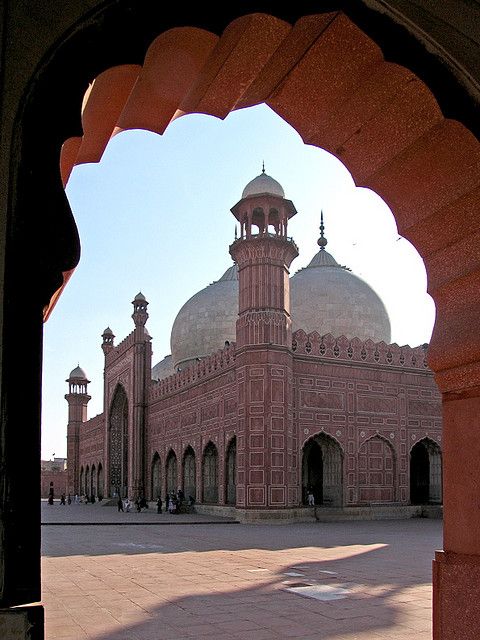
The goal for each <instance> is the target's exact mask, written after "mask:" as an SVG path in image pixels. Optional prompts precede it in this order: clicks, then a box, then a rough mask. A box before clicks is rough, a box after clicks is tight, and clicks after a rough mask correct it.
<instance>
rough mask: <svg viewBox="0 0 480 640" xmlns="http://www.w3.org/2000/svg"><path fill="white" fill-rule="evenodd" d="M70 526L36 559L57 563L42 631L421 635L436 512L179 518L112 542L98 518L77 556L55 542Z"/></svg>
mask: <svg viewBox="0 0 480 640" xmlns="http://www.w3.org/2000/svg"><path fill="white" fill-rule="evenodd" d="M60 529H61V533H60V531H59V530H60ZM67 529H74V528H73V527H62V528H59V527H55V530H56V531H55V532H52V535H53V537H54V538H56V540H53V539H52V540H50V541H49V543H48V544H49V545H53V546H55V543H57V552H56V553H52V554H50V555H47V556H45V557H46V558H52V560H50V561H49V562H52V563H54V565H51V566H52V567H57V565H56V564H55V563H57V562H60V563H62V570H61V573H60V574H55V573H52V574H51V577H50V578H49V580H50V582H49V585H52V589H48V591H49V593H46V594H45V599H44V600H45V606H46V616H47V636H46V637H47V640H53V639H57V638H58V639H62V640H64V639H65V640H66V638H75V639H76V640H79V639H80V638H90V639H92V640H147V639H148V640H186V639H187V638H188V639H192V638H202V637H208V638H209V640H214V639H218V640H220V638H221V639H222V640H229V639H236V640H247V639H251V640H268V639H271V638H277V639H278V638H290V637H295V638H302V640H310V639H313V638H324V639H328V640H330V639H331V640H335V638H338V639H339V640H340V638H342V640H344V638H346V637H347V636H348V637H350V634H351V637H352V638H353V637H357V636H358V638H361V639H362V640H373V639H375V640H380V639H382V638H385V639H387V638H388V639H394V640H397V639H398V640H399V639H400V638H401V639H402V640H403V639H406V638H413V637H415V639H416V640H427V638H430V628H431V625H430V618H431V584H430V576H431V568H430V566H431V558H432V557H433V549H434V548H435V546H437V542H438V543H440V536H441V523H440V522H438V521H425V520H420V521H400V522H398V521H396V522H392V521H387V522H355V523H347V524H346V525H345V526H343V525H341V524H340V523H316V524H311V525H310V524H308V525H307V524H301V525H300V524H299V525H288V526H285V525H284V526H274V525H267V526H258V525H257V526H241V525H237V526H235V527H223V526H220V527H209V526H203V527H189V526H188V525H185V526H181V525H178V526H175V527H164V528H163V539H162V538H161V533H162V532H157V531H156V530H154V531H152V528H151V527H149V528H148V531H146V529H147V528H144V529H143V528H142V527H130V528H128V531H125V528H124V527H123V528H122V531H121V532H117V533H121V534H122V536H121V539H120V540H119V539H117V538H114V539H112V538H111V537H110V539H107V540H104V541H102V540H100V536H99V535H98V534H99V532H100V529H101V528H99V527H95V531H94V533H95V539H92V538H90V539H89V542H88V543H87V542H85V543H84V550H83V551H84V553H83V556H82V554H81V553H77V551H78V549H77V548H76V547H77V546H78V545H77V544H76V542H75V541H74V540H72V539H71V537H70V538H69V540H68V542H67V540H62V539H63V538H64V536H68V532H67V531H66V530H67ZM80 529H82V530H83V529H84V528H80ZM106 529H107V528H106ZM132 529H133V530H134V531H133V532H132V531H131V530H132ZM142 529H143V532H142V531H141V530H142ZM166 530H168V536H167V535H166V533H165V532H166ZM84 532H85V531H84ZM85 533H86V532H85ZM115 533H116V532H115V529H114V528H112V527H109V528H108V531H106V532H105V534H106V535H107V534H108V535H110V536H111V535H112V534H115ZM132 533H135V536H134V538H133V539H132V537H131V535H129V534H132ZM146 533H147V534H148V537H145V534H146ZM157 533H158V536H157ZM124 534H127V535H126V536H125V535H124ZM142 535H143V537H142ZM157 540H158V541H157ZM118 543H120V544H119V545H118ZM116 545H117V546H116ZM122 545H123V546H122ZM127 545H130V546H127ZM80 546H83V543H82V545H80ZM155 546H157V547H164V549H160V548H157V549H155V548H153V547H155ZM67 547H68V548H69V552H68V553H63V554H62V553H60V550H61V549H62V548H65V549H66V548H67ZM88 548H89V549H88ZM92 548H93V549H92ZM101 549H104V551H103V554H101V553H100V550H101ZM92 550H94V553H92ZM208 552H210V553H208ZM212 552H214V553H212ZM119 554H121V555H120V556H119ZM170 554H177V555H176V556H175V555H170ZM62 555H63V558H60V556H62ZM100 555H105V556H107V557H105V558H103V559H101V558H99V557H98V556H100ZM314 555H316V556H317V558H318V556H319V555H321V556H322V558H321V559H317V560H312V559H311V557H312V556H314ZM87 556H93V557H92V560H89V559H88V558H87ZM292 557H294V558H295V561H294V562H292ZM56 558H60V559H59V560H57V559H56ZM122 558H123V559H122ZM283 558H284V560H285V564H283V562H282V560H283ZM47 566H48V565H47ZM75 567H77V570H78V573H79V576H75ZM65 571H67V572H70V573H72V574H73V575H74V577H70V573H69V575H68V579H69V581H70V582H69V584H68V585H67V588H66V591H65V594H66V597H65V598H64V599H63V600H62V597H63V596H62V594H61V593H60V591H58V592H57V593H56V592H55V582H54V581H53V578H54V576H55V575H60V576H61V577H62V578H65V573H64V572H65ZM80 574H83V577H82V575H80ZM64 586H65V585H64ZM50 607H51V609H50ZM65 624H66V625H67V626H66V628H67V629H68V630H69V634H65V635H62V628H63V626H62V625H65ZM74 629H77V630H78V631H77V632H75V631H73V630H74ZM355 634H356V635H355Z"/></svg>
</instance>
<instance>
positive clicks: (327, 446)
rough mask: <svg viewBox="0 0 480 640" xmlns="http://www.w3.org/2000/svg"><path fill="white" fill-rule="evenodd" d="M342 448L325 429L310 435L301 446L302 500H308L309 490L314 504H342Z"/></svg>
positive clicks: (305, 502)
mask: <svg viewBox="0 0 480 640" xmlns="http://www.w3.org/2000/svg"><path fill="white" fill-rule="evenodd" d="M343 457H344V452H343V448H342V446H341V445H340V443H339V442H338V440H336V438H334V437H333V436H331V435H329V434H326V433H325V432H323V431H322V432H320V433H317V434H316V435H314V436H312V437H311V438H309V439H308V440H307V441H306V442H305V443H304V445H303V449H302V501H303V504H309V501H308V494H309V493H311V494H312V495H313V497H314V503H315V505H324V506H328V507H341V506H343V503H344V497H343Z"/></svg>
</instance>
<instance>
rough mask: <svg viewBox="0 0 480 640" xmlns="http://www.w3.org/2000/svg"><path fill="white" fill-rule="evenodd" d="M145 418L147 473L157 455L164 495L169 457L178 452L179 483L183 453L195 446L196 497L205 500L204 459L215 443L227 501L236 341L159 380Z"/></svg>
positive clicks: (233, 424)
mask: <svg viewBox="0 0 480 640" xmlns="http://www.w3.org/2000/svg"><path fill="white" fill-rule="evenodd" d="M146 422H147V425H148V429H147V436H146V437H147V440H146V470H147V474H146V475H147V478H148V479H149V480H151V465H152V461H153V459H154V456H155V454H158V456H159V458H160V474H161V483H162V495H165V492H166V477H165V476H166V474H165V464H166V460H167V456H168V455H169V454H170V455H171V452H173V453H174V454H175V456H176V459H177V487H180V486H181V485H182V481H181V479H182V477H183V476H182V474H183V456H184V454H185V451H186V449H187V447H191V448H192V449H193V451H194V453H195V467H196V483H197V499H198V498H200V499H201V491H200V484H201V481H200V479H201V478H202V457H203V453H204V451H205V448H206V446H207V445H208V444H209V443H213V444H214V445H215V447H216V449H217V451H218V489H219V496H218V498H219V502H220V503H222V502H224V500H225V486H224V485H225V455H226V451H227V447H228V445H229V443H230V441H231V440H232V438H233V437H234V436H235V435H236V425H237V384H236V373H235V359H234V345H231V346H230V347H227V348H226V349H224V350H223V351H221V352H218V353H217V354H214V355H212V356H211V357H210V358H206V359H205V360H202V361H201V362H199V363H197V364H196V365H193V366H192V367H189V368H188V369H186V370H185V371H183V372H180V373H177V374H174V375H173V376H170V377H168V378H166V379H164V380H161V381H159V382H155V383H154V384H153V385H152V387H151V389H150V391H149V395H148V402H147V419H146ZM147 494H148V491H147Z"/></svg>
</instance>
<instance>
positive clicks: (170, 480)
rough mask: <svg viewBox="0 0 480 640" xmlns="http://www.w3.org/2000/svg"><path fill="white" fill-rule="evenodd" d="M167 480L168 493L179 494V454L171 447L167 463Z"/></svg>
mask: <svg viewBox="0 0 480 640" xmlns="http://www.w3.org/2000/svg"><path fill="white" fill-rule="evenodd" d="M165 480H166V491H167V494H173V495H175V496H176V495H177V490H178V465H177V456H176V453H175V451H173V449H170V451H169V452H168V455H167V461H166V463H165Z"/></svg>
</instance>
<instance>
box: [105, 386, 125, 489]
mask: <svg viewBox="0 0 480 640" xmlns="http://www.w3.org/2000/svg"><path fill="white" fill-rule="evenodd" d="M108 441H109V442H108V452H109V458H110V459H109V464H108V474H109V492H110V495H111V496H120V497H122V498H125V497H127V495H128V399H127V394H126V393H125V389H124V388H123V387H122V385H118V386H117V388H116V389H115V393H114V395H113V400H112V404H111V407H110V413H109V429H108Z"/></svg>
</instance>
